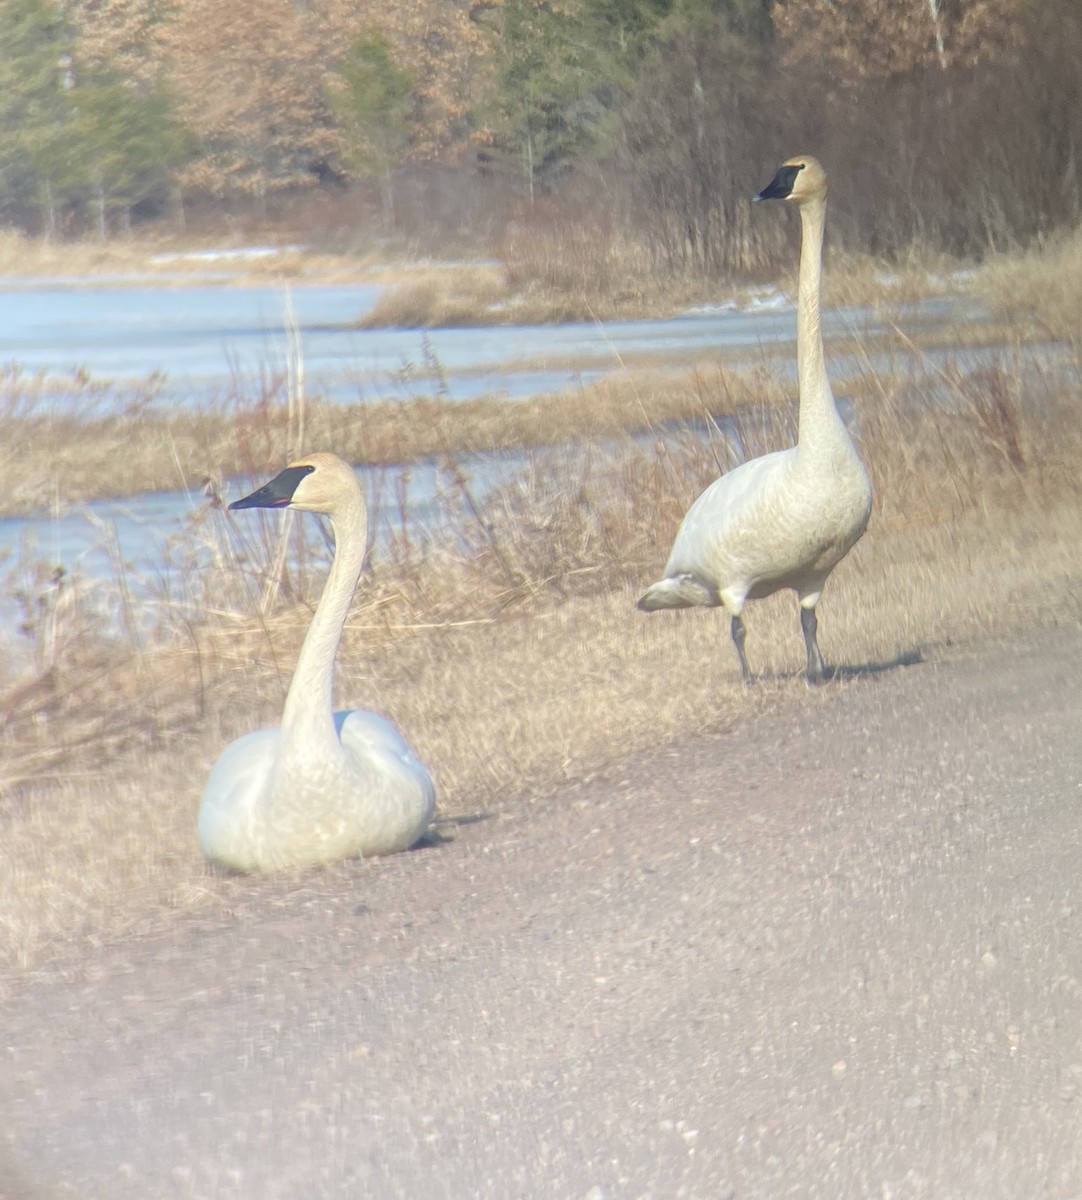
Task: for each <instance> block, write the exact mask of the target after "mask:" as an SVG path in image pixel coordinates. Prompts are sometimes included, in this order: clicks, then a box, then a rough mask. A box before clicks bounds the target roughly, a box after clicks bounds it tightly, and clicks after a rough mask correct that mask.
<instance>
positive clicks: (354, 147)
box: [334, 31, 414, 228]
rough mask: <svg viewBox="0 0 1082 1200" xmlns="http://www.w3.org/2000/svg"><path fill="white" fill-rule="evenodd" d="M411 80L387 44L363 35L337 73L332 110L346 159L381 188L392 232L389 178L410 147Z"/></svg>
mask: <svg viewBox="0 0 1082 1200" xmlns="http://www.w3.org/2000/svg"><path fill="white" fill-rule="evenodd" d="M413 82H414V80H413V75H412V74H411V73H410V72H409V71H404V70H402V69H401V68H400V67H398V66H396V65H395V63H394V60H393V58H392V56H391V44H390V42H389V41H388V39H387V38H386V37H385V36H384V35H383V34H382V33H379V32H378V31H377V32H371V33H365V34H361V35H360V36H359V37H357V38H355V39H354V41H353V42H352V44H351V45H350V48H349V51H348V52H347V54H346V57H345V59H344V60H343V61H342V64H341V66H340V67H339V69H338V80H337V87H335V89H334V104H335V108H336V110H337V111H338V113H339V116H340V118H341V120H342V127H343V129H342V132H343V140H344V141H345V144H346V147H347V154H348V155H349V157H350V158H351V159H352V160H353V162H354V163H356V165H357V166H358V167H359V168H360V170H361V171H362V172H363V173H365V174H368V175H371V176H375V178H377V179H378V180H379V182H380V195H381V198H382V202H383V215H384V220H385V221H386V223H387V225H388V226H389V227H390V228H393V227H394V192H393V189H392V186H391V172H392V170H393V169H394V168H395V167H396V166H398V165H399V163H401V162H402V160H403V158H405V156H406V153H407V151H408V150H409V147H410V142H411V135H412V130H411V108H412V96H413Z"/></svg>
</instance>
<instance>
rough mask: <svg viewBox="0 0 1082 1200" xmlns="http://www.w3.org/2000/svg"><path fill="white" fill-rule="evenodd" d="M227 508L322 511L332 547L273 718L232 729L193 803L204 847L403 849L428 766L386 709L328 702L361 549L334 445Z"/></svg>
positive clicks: (344, 853) (356, 491)
mask: <svg viewBox="0 0 1082 1200" xmlns="http://www.w3.org/2000/svg"><path fill="white" fill-rule="evenodd" d="M229 507H230V508H296V509H301V510H303V511H304V512H315V513H323V514H325V515H326V516H328V517H329V518H330V520H331V525H332V528H333V530H334V537H335V552H334V561H333V563H332V565H331V570H330V575H329V576H328V578H327V582H326V585H325V586H324V589H323V595H322V596H321V597H320V600H319V604H318V605H317V607H316V611H315V615H314V616H313V617H312V623H311V625H310V626H309V629H308V633H307V635H306V636H305V639H304V645H303V646H302V647H301V652H300V657H299V658H298V659H297V667H296V670H295V671H294V673H293V679H292V681H291V683H290V685H289V692H288V694H287V695H286V701H285V708H284V710H283V712H282V724H281V727H280V728H278V729H260V730H257V731H256V732H254V733H249V734H245V735H244V736H243V737H240V738H238V739H237V740H236V741H235V742H232V743H231V744H230V745H229V746H227V747H226V748H225V750H224V751H223V752H222V755H221V757H220V758H219V759H218V761H217V763H215V765H214V767H213V769H212V770H211V773H210V778H209V779H208V780H207V786H206V790H205V791H204V793H203V802H202V805H201V806H200V809H199V842H200V845H201V846H202V847H203V851H204V853H205V854H206V855H207V857H208V858H211V859H214V860H216V861H218V862H221V863H224V864H225V865H227V866H230V867H234V868H236V869H238V870H241V871H273V870H280V869H282V868H286V867H295V866H304V865H308V864H313V863H326V862H331V861H334V860H336V859H341V858H351V857H355V856H357V855H372V854H390V853H392V852H393V851H396V850H405V849H407V848H408V847H409V846H411V845H412V844H413V843H414V842H415V841H416V840H417V839H418V838H419V837H420V836H421V834H422V833H423V832H424V831H425V829H426V828H427V826H428V823H429V821H430V820H431V819H432V812H433V809H434V807H435V789H434V787H433V784H432V779H431V777H430V775H429V773H428V771H427V770H426V768H425V767H424V765H423V764H422V763H421V762H420V761H419V760H418V758H417V757H416V755H415V754H414V752H413V750H412V749H411V747H410V746H409V744H408V743H407V742H406V740H405V738H403V737H402V735H401V734H400V733H399V732H398V730H397V729H396V728H395V727H394V726H393V725H392V724H391V723H390V722H389V721H387V720H385V719H384V718H383V717H380V716H377V715H376V714H375V713H370V712H363V711H361V710H358V709H353V710H351V711H346V712H334V711H333V708H332V693H333V680H334V659H335V655H336V653H337V651H338V643H339V640H340V638H341V635H342V627H343V625H344V624H345V620H346V615H347V613H348V612H349V606H350V604H351V602H352V600H353V593H354V591H355V590H356V587H357V581H358V579H359V578H360V575H361V567H362V566H363V564H364V557H365V551H366V548H367V533H368V516H367V509H366V506H365V501H364V493H363V491H362V490H361V486H360V483H359V482H358V480H357V476H356V475H355V474H354V472H353V470H352V469H351V468H350V467H349V466H348V465H347V464H346V463H344V462H343V461H342V460H341V459H340V458H336V457H335V456H334V455H333V454H311V455H308V456H307V457H306V458H301V459H298V461H297V462H294V463H290V465H289V466H287V467H286V468H285V469H284V470H283V471H282V472H280V474H278V475H276V476H275V477H274V479H272V480H271V481H270V483H268V484H266V485H265V486H264V487H261V488H260V489H259V490H258V491H256V492H253V493H252V494H251V495H250V496H245V497H244V499H242V500H237V501H235V502H234V503H233V504H231V505H230V506H229Z"/></svg>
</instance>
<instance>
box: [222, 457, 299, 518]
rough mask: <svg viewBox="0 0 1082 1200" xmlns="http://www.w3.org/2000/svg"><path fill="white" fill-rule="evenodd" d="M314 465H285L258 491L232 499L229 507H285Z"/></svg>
mask: <svg viewBox="0 0 1082 1200" xmlns="http://www.w3.org/2000/svg"><path fill="white" fill-rule="evenodd" d="M314 470H315V467H307V466H305V467H286V469H285V470H284V471H279V472H278V474H277V475H275V477H274V478H273V479H272V480H271V481H270V483H265V484H264V485H263V486H262V487H261V488H260V489H259V490H258V491H256V492H252V494H251V495H250V496H245V497H244V499H243V500H234V501H233V503H232V504H231V505H230V506H229V507H230V508H285V507H286V505H287V504H289V502H290V501H291V500H292V499H293V493H294V492H295V491H296V490H297V485H298V484H299V483H300V481H301V480H302V479H303V478H304V477H305V475H311V474H312V472H313V471H314Z"/></svg>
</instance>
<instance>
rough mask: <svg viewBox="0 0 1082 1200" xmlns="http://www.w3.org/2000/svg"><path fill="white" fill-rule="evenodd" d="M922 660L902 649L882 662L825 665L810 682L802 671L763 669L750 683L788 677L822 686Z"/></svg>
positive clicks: (877, 673)
mask: <svg viewBox="0 0 1082 1200" xmlns="http://www.w3.org/2000/svg"><path fill="white" fill-rule="evenodd" d="M922 662H924V656H923V655H922V654H921V652H920V651H919V650H903V651H902V652H901V653H900V654H896V655H895V656H894V657H893V658H889V659H886V660H885V661H883V662H866V663H853V664H852V665H849V664H840V665H838V666H836V667H829V666H828V667H827V668H826V669H825V670H824V672H823V678H822V679H820V680H817V681H816V682H814V683H813V682H812V681H811V680H809V679H808V678H807V676H806V675H805V673H804V672H803V671H785V672H776V671H763V672H762V673H761V674H759V675H756V676H755V678H754V679H753V680H752V684H753V685H754V684H755V683H758V682H760V681H762V682H764V683H783V682H785V681H786V680H789V679H803V680H804V682H805V683H807V684H808V686H809V687H823V686H824V685H825V684H828V683H833V682H835V681H837V682H839V683H844V682H846V681H848V680H851V679H863V678H864V677H865V676H869V675H872V676H874V675H882V674H883V673H884V672H885V671H894V670H897V669H898V668H899V667H915V666H918V665H919V664H920V663H922Z"/></svg>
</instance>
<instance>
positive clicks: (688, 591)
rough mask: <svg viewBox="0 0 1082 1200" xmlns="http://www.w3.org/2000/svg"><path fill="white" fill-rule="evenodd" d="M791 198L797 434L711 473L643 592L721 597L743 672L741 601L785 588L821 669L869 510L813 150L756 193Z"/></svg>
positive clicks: (696, 599)
mask: <svg viewBox="0 0 1082 1200" xmlns="http://www.w3.org/2000/svg"><path fill="white" fill-rule="evenodd" d="M774 198H778V199H786V200H790V201H791V202H793V203H795V204H797V205H798V206H799V211H800V218H801V230H802V240H801V254H800V279H799V289H798V299H797V372H798V380H799V385H800V428H799V433H798V437H797V444H796V446H794V447H792V448H791V449H788V450H779V451H775V452H774V453H773V454H765V455H763V456H762V457H761V458H755V459H752V460H751V461H749V462H746V463H742V464H741V465H740V466H738V467H736V468H735V469H734V470H732V471H730V472H729V473H728V474H727V475H723V476H722V477H721V478H720V479H717V480H715V481H714V482H713V483H712V484H711V485H710V486H709V487H708V488H707V489H706V491H704V492H703V493H702V495H701V496H699V498H698V499H697V500H696V501H695V503H694V504H693V505H692V506H691V508H690V509H688V512H687V515H686V516H685V517H684V520H683V522H682V524H681V526H680V529H679V531H678V532H677V535H676V540H675V542H674V543H673V548H672V553H671V554H670V555H669V561H668V563H667V564H666V566H665V575H664V577H663V578H662V579H661V580H659V581H658V582H657V583H655V584H653V585H651V587H649V588H648V589H647V591H646V593H645V594H644V595H643V597H642V599H641V600H640V601H639V607H640V608H642V609H645V610H646V611H647V612H652V611H654V610H656V609H659V608H686V607H689V606H692V605H706V606H718V605H721V606H724V607H725V608H726V609H727V610H728V612H729V613H730V615H731V617H732V635H733V641H734V642H735V643H736V648H737V652H738V654H739V656H740V667H741V672H742V674H743V676H744V679H745V681H747V680H749V679H750V672H749V670H748V665H747V659H746V658H745V655H744V626H743V622H742V620H741V613H742V612H743V609H744V604H745V602H746V601H747V600H756V599H759V598H761V597H763V596H769V595H770V594H771V593H772V592H775V591H778V590H779V589H780V588H792V589H794V591H795V592H796V593H797V596H798V597H799V600H800V606H801V625H802V627H803V630H804V638H805V644H806V648H807V652H808V678H809V679H811V680H813V681H817V680H819V679H821V678H822V677H823V675H824V667H823V660H822V657H821V656H820V654H819V647H818V644H817V641H816V618H815V606H816V604H817V603H818V602H819V597H820V596H821V595H822V591H823V586H824V584H825V583H826V580H827V576H828V575H829V574H830V572H831V571H832V570H833V569H834V567H835V566H836V565H837V564H838V563H839V562H840V561H841V560H842V558H844V557H845V555H846V554H847V553H848V551H849V550H850V549H851V548H852V546H853V545H854V544H855V543H856V541H857V540H858V539H859V538H860V536H861V534H862V533H863V532H864V530H865V527H866V526H867V524H868V517H869V516H870V514H871V510H872V486H871V481H870V480H869V478H868V474H867V472H866V471H865V469H864V467H863V465H862V463H861V461H860V458H859V456H858V455H857V451H856V448H855V447H854V445H853V442H852V439H851V438H850V437H849V433H848V431H847V430H846V428H845V423H844V422H843V421H842V419H841V416H840V415H839V414H838V409H837V407H836V405H835V403H834V396H833V394H832V393H831V390H830V381H829V379H828V378H827V373H826V363H825V359H824V354H823V338H822V332H821V329H820V318H819V291H820V280H821V274H822V250H823V224H824V218H825V213H826V177H825V175H824V173H823V170H822V167H821V166H820V165H819V164H818V162H816V160H815V159H813V158H810V157H807V156H802V157H800V158H793V159H790V160H789V161H788V162H787V163H785V165H784V166H783V167H782V168H781V170H780V171H779V172H778V174H777V176H776V177H775V179H774V180H773V182H772V183H771V184H769V185H768V186H767V187H766V188H764V189H763V191H762V192H761V193H760V194H759V195H758V196H757V197H756V199H774Z"/></svg>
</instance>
